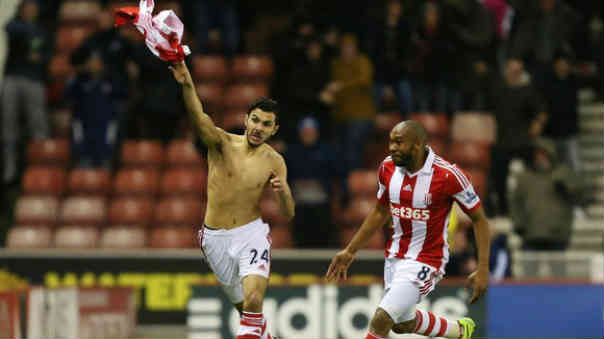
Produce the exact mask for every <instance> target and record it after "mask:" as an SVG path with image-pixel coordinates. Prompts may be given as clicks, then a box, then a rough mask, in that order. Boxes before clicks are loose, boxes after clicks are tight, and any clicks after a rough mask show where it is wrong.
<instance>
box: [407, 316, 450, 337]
mask: <svg viewBox="0 0 604 339" xmlns="http://www.w3.org/2000/svg"><path fill="white" fill-rule="evenodd" d="M413 332H414V333H417V334H421V335H425V336H427V337H445V338H451V339H457V338H459V335H460V333H461V331H460V328H459V324H458V323H457V321H453V320H448V319H446V318H443V317H439V316H436V315H434V313H432V312H426V311H424V310H416V311H415V331H413Z"/></svg>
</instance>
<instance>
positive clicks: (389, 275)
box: [379, 258, 442, 324]
mask: <svg viewBox="0 0 604 339" xmlns="http://www.w3.org/2000/svg"><path fill="white" fill-rule="evenodd" d="M441 278H442V274H440V272H439V271H438V270H437V269H436V268H434V267H432V266H430V265H426V264H423V263H421V262H419V261H415V260H409V259H399V258H386V261H385V263H384V297H382V301H381V302H380V305H379V307H380V308H381V309H383V310H384V311H386V313H388V315H390V317H391V318H392V320H393V321H394V323H395V324H398V323H401V322H404V321H409V320H412V319H414V318H415V305H416V304H417V303H419V302H420V298H421V297H422V296H425V295H428V293H430V292H431V291H432V290H433V289H434V287H435V286H436V284H437V283H438V282H439V281H440V279H441Z"/></svg>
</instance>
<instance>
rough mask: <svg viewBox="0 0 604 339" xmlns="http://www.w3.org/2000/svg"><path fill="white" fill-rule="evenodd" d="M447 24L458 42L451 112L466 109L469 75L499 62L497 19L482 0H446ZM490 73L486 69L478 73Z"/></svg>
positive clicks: (449, 99) (450, 85)
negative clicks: (464, 97)
mask: <svg viewBox="0 0 604 339" xmlns="http://www.w3.org/2000/svg"><path fill="white" fill-rule="evenodd" d="M442 6H443V10H442V12H443V14H442V17H443V24H444V26H445V27H446V30H447V31H449V32H450V35H451V39H452V41H453V43H454V45H455V51H454V52H453V54H452V56H451V57H452V60H451V63H452V69H451V75H450V79H449V80H448V81H446V86H447V111H446V112H447V113H449V114H452V113H454V112H456V111H458V110H459V109H461V108H462V102H463V97H462V96H461V93H460V90H462V89H463V87H464V85H465V84H466V81H467V80H468V75H472V74H473V73H475V72H476V70H477V69H482V68H484V67H482V66H486V68H487V69H489V68H491V66H490V65H494V64H495V59H496V51H497V49H496V45H495V19H494V17H493V15H492V14H491V12H490V11H489V10H488V9H487V8H486V7H485V6H484V5H483V3H482V2H480V1H475V0H456V1H444V2H443V5H442ZM485 74H488V73H486V72H484V73H479V74H478V75H479V76H480V75H485Z"/></svg>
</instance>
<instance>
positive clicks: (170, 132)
mask: <svg viewBox="0 0 604 339" xmlns="http://www.w3.org/2000/svg"><path fill="white" fill-rule="evenodd" d="M133 55H134V62H135V64H136V65H138V67H139V71H138V78H137V81H136V82H135V86H133V87H132V88H131V89H132V95H133V96H134V102H135V103H136V104H135V107H136V108H135V109H136V110H135V111H133V112H132V116H133V117H132V118H133V119H132V120H133V121H131V122H130V126H129V133H128V137H130V138H143V139H155V140H159V141H161V142H163V143H167V142H168V141H169V140H171V139H172V138H174V137H175V136H176V135H177V133H178V126H179V124H180V122H181V121H182V120H183V119H185V118H184V116H183V114H182V112H184V111H185V108H184V103H183V101H182V99H181V97H180V96H179V91H180V88H179V87H178V84H177V83H176V82H174V81H167V80H166V79H171V78H170V77H171V76H172V75H171V74H170V70H169V69H168V67H167V65H166V63H165V62H164V61H162V60H160V59H159V58H157V57H156V56H155V55H153V54H152V53H149V50H148V49H147V47H146V46H144V42H143V41H137V42H136V43H135V46H134V54H133Z"/></svg>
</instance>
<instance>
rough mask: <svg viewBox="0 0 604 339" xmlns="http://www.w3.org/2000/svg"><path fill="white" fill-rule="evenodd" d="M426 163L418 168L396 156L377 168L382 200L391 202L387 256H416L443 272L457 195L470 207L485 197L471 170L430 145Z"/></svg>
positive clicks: (464, 209)
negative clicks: (399, 163) (410, 167)
mask: <svg viewBox="0 0 604 339" xmlns="http://www.w3.org/2000/svg"><path fill="white" fill-rule="evenodd" d="M428 151H429V153H428V157H427V158H426V162H425V163H424V166H423V167H422V168H421V169H420V170H419V171H417V172H416V173H409V172H407V170H406V169H405V168H404V167H398V166H396V165H395V164H394V162H393V161H392V159H391V157H387V158H386V159H384V161H383V162H382V164H381V166H380V169H379V172H378V184H379V187H378V193H377V198H378V201H379V202H380V203H381V204H383V205H386V206H388V205H389V206H390V213H391V214H392V238H391V239H390V240H389V241H388V244H387V245H386V253H385V255H386V257H387V258H404V259H411V260H417V261H419V262H421V263H424V264H427V265H430V266H432V267H434V268H436V269H437V270H439V271H440V272H441V273H442V274H444V273H445V265H446V264H447V262H448V261H449V246H448V245H447V226H448V225H449V216H450V213H451V207H452V206H453V201H454V200H455V201H457V203H458V204H459V206H460V207H461V208H462V210H463V211H464V212H466V213H469V212H471V211H473V210H475V209H477V208H479V207H480V205H481V202H480V198H479V197H478V195H477V194H476V193H475V192H474V188H473V187H472V184H471V183H470V180H468V177H467V175H466V174H465V173H464V172H463V171H462V170H461V169H459V168H458V167H457V166H456V165H452V164H451V163H449V162H447V161H445V160H444V159H442V158H441V157H439V156H438V155H436V154H434V152H433V151H432V149H430V148H429V147H428Z"/></svg>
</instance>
